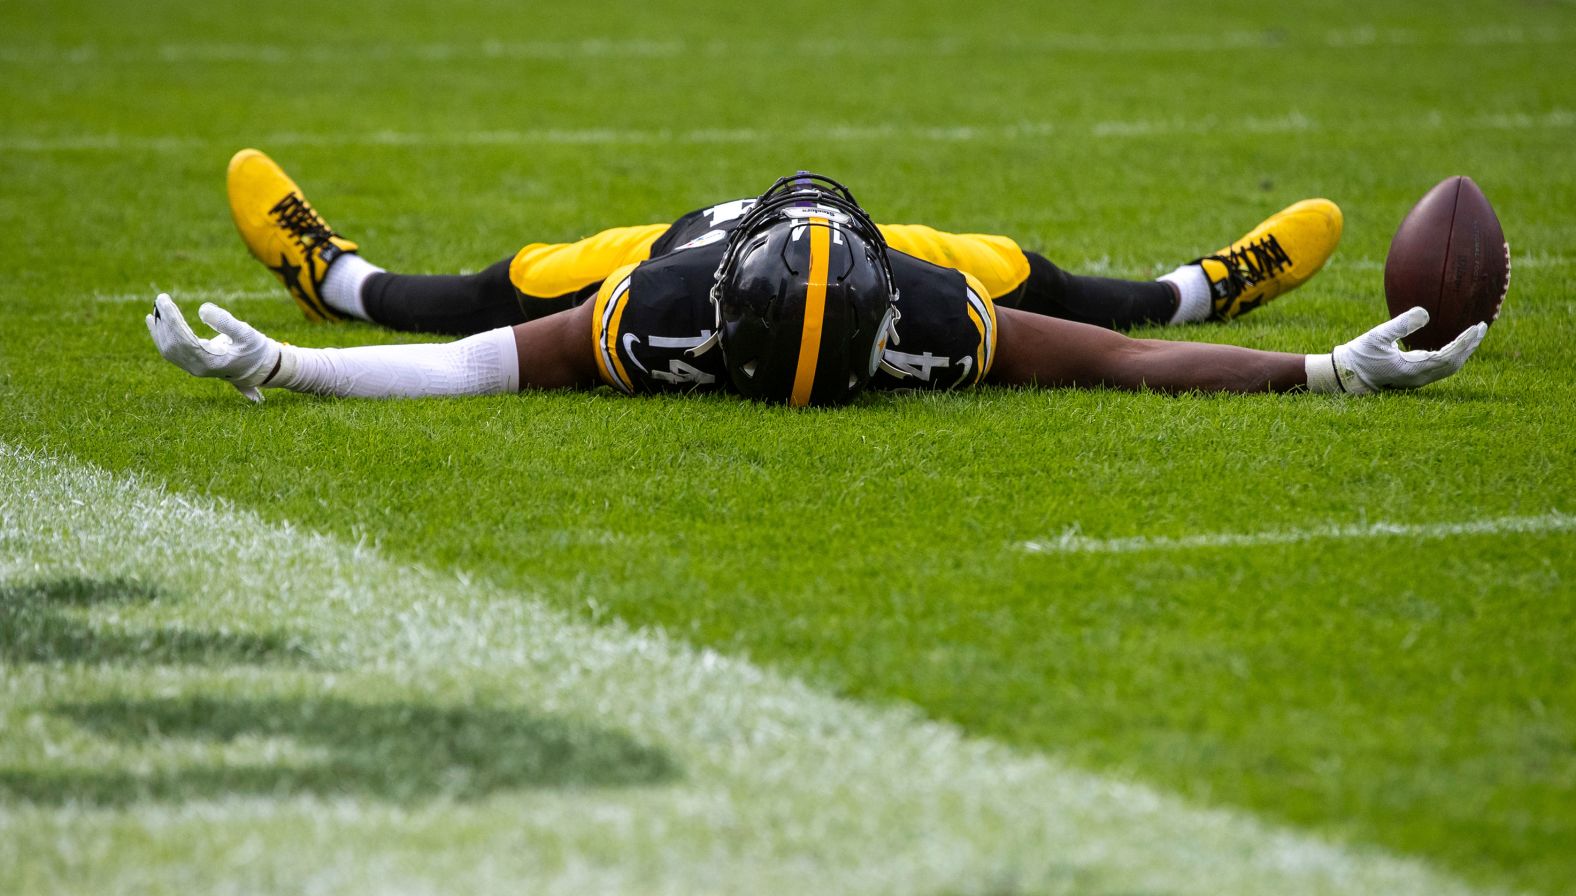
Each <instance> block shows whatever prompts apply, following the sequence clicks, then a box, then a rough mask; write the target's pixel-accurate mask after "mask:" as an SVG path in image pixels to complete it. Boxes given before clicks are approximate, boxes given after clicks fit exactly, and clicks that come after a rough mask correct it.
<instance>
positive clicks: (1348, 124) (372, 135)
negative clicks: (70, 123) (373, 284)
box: [0, 109, 1576, 153]
mask: <svg viewBox="0 0 1576 896" xmlns="http://www.w3.org/2000/svg"><path fill="white" fill-rule="evenodd" d="M1357 124H1358V123H1357V122H1352V121H1346V120H1343V121H1322V120H1319V119H1316V118H1312V117H1310V116H1308V115H1305V114H1303V113H1301V112H1296V111H1292V112H1288V113H1286V114H1284V115H1276V116H1270V117H1253V116H1248V117H1244V118H1240V119H1233V120H1232V122H1231V125H1230V130H1231V131H1232V132H1233V133H1246V134H1262V135H1275V134H1300V133H1334V132H1345V131H1349V130H1350V129H1351V128H1353V127H1355V126H1356V125H1357ZM1363 126H1364V127H1366V128H1369V129H1370V130H1382V131H1384V132H1410V131H1420V130H1430V131H1437V130H1443V129H1446V128H1450V129H1458V128H1465V129H1469V130H1486V131H1512V132H1527V131H1564V130H1569V129H1571V128H1573V127H1576V111H1572V110H1569V109H1553V110H1549V111H1544V112H1501V113H1494V114H1489V115H1478V116H1473V117H1469V118H1458V117H1453V116H1446V115H1444V114H1442V113H1438V112H1432V113H1428V114H1425V115H1422V116H1418V117H1415V118H1412V119H1409V120H1399V121H1386V122H1383V123H1367V124H1364V125H1363ZM1222 129H1223V125H1222V124H1221V123H1220V122H1218V121H1215V120H1213V119H1210V118H1199V117H1190V118H1140V119H1125V120H1110V121H1097V122H1092V123H1088V124H1081V125H1076V126H1075V125H1068V124H1066V123H1065V122H1060V123H1053V122H1032V121H1031V122H1017V123H1013V124H1007V125H1003V124H977V125H933V126H932V125H827V126H826V127H822V128H819V129H817V131H816V139H818V140H822V141H831V142H841V143H859V142H881V141H911V142H925V143H982V142H986V143H988V142H1001V141H1010V140H1042V139H1048V138H1051V137H1068V136H1071V137H1077V138H1082V139H1096V140H1128V139H1139V138H1149V137H1172V136H1193V135H1199V136H1203V135H1209V134H1214V133H1218V132H1220V131H1221V130H1222ZM804 139H807V138H805V137H804V136H803V135H802V134H797V133H789V132H787V131H779V130H773V129H769V128H692V129H687V130H681V129H667V128H655V129H650V130H641V129H632V128H540V129H534V130H503V131H500V130H487V131H451V132H444V133H425V132H415V131H394V130H384V131H372V132H363V133H359V134H354V133H335V134H332V135H328V134H305V133H296V132H279V133H275V134H269V135H261V136H258V137H257V138H256V141H255V142H256V143H257V144H258V145H261V146H265V147H280V146H336V147H337V146H418V147H419V146H505V147H507V146H644V145H671V144H694V145H702V146H704V145H712V144H717V145H733V144H738V145H748V144H757V143H780V142H783V141H787V142H789V143H792V142H794V141H796V140H804ZM229 146H230V144H229V143H227V142H223V141H218V140H214V139H209V138H203V137H139V136H129V135H119V134H66V135H58V136H52V137H36V136H26V135H21V134H0V150H3V151H7V152H32V153H54V152H97V151H105V152H181V151H189V150H195V149H209V148H215V147H226V148H227V147H229Z"/></svg>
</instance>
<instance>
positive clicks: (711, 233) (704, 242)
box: [673, 230, 728, 252]
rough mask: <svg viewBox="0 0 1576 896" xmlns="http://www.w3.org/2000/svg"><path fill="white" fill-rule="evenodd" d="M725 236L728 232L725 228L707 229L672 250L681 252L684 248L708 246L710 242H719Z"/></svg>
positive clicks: (725, 237)
mask: <svg viewBox="0 0 1576 896" xmlns="http://www.w3.org/2000/svg"><path fill="white" fill-rule="evenodd" d="M727 238H728V232H727V231H726V230H708V231H706V232H705V233H703V234H701V235H700V236H698V237H695V238H694V239H692V240H690V241H689V242H687V243H685V244H684V245H682V246H679V247H678V248H676V249H674V250H673V251H674V252H683V251H684V250H685V249H698V248H700V247H701V246H709V245H711V244H712V243H720V242H722V241H723V240H725V239H727Z"/></svg>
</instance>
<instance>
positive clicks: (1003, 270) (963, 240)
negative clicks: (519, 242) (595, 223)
mask: <svg viewBox="0 0 1576 896" xmlns="http://www.w3.org/2000/svg"><path fill="white" fill-rule="evenodd" d="M754 201H755V200H753V199H742V200H737V201H734V202H726V203H722V204H720V205H715V206H712V207H710V208H705V209H700V210H697V211H694V212H691V213H689V214H687V215H685V216H684V217H682V218H680V219H679V220H678V221H676V222H674V223H673V224H653V225H645V226H638V227H620V228H614V229H612V230H605V231H602V232H601V233H598V234H596V235H594V236H591V237H587V238H586V239H583V240H580V241H578V242H575V243H561V244H544V243H533V244H531V245H529V246H526V247H525V248H524V249H521V250H520V252H519V253H518V254H516V256H515V257H514V260H513V262H512V264H511V266H510V280H511V282H513V284H514V286H515V289H516V290H517V291H518V292H519V293H520V302H521V306H522V309H523V310H524V311H525V314H526V317H527V318H528V319H530V318H535V317H540V316H542V315H544V314H548V313H552V312H556V311H559V310H563V309H564V308H568V307H572V306H574V305H576V304H580V303H582V302H585V301H594V302H595V303H596V304H595V309H594V315H593V325H592V332H591V333H590V334H589V335H590V338H592V339H593V340H594V342H595V346H596V356H597V366H598V369H599V370H600V372H601V375H602V378H603V379H604V380H605V381H606V382H607V383H608V384H609V385H611V386H613V387H615V388H617V389H619V390H621V391H624V392H627V393H631V394H636V393H653V392H665V391H694V390H714V389H723V388H727V387H728V376H727V372H726V368H725V367H724V365H723V361H722V353H721V350H720V349H718V348H716V346H715V341H714V340H713V339H712V338H711V337H712V335H713V333H714V331H715V329H716V313H715V311H714V309H713V306H712V302H711V297H710V293H711V287H712V282H713V279H714V277H715V274H716V270H717V265H718V264H719V262H720V261H721V260H722V255H723V252H724V250H725V248H726V244H727V240H728V235H729V233H731V232H732V229H733V227H734V226H735V225H736V224H737V223H738V221H739V219H740V218H742V217H743V215H744V213H745V212H746V211H748V210H749V208H750V206H751V204H752V203H753V202H754ZM880 227H881V230H882V233H883V235H884V237H885V238H886V239H887V240H888V245H889V248H890V249H891V250H892V251H890V252H889V257H890V261H891V266H892V275H893V280H894V282H895V284H896V286H897V290H898V301H897V305H896V307H897V314H898V317H897V320H896V323H895V325H894V333H895V338H893V339H892V340H891V341H890V342H889V343H888V345H887V347H886V349H885V351H884V353H883V355H882V364H881V368H880V370H878V371H877V373H876V375H875V377H874V378H873V379H872V380H871V383H870V385H871V387H872V388H876V389H952V388H957V387H960V386H972V385H974V384H976V383H979V382H980V381H981V380H983V379H984V377H985V375H986V374H987V373H988V372H989V370H990V366H991V361H992V360H993V358H994V356H995V349H996V309H995V304H994V302H993V300H994V299H995V298H997V297H999V296H1002V295H1004V294H1006V293H1008V292H1011V291H1012V290H1015V289H1017V288H1018V287H1019V286H1021V285H1022V283H1023V282H1024V280H1025V279H1026V278H1027V277H1028V275H1029V265H1028V261H1027V260H1026V258H1025V256H1024V254H1023V252H1022V250H1021V249H1019V248H1018V245H1017V244H1016V243H1015V242H1013V241H1012V240H1010V239H1008V238H1006V237H1000V236H993V235H988V234H951V233H945V232H942V231H938V230H935V229H933V228H930V227H925V226H923V225H914V224H901V225H880Z"/></svg>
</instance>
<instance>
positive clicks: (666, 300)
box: [591, 259, 726, 395]
mask: <svg viewBox="0 0 1576 896" xmlns="http://www.w3.org/2000/svg"><path fill="white" fill-rule="evenodd" d="M678 262H679V260H677V259H665V260H658V261H651V262H645V263H641V264H632V265H627V266H625V267H622V268H619V269H617V270H615V271H614V272H613V273H612V275H611V276H609V277H608V278H607V279H606V280H605V281H603V283H602V288H601V289H600V290H598V291H597V296H596V300H595V302H596V304H595V306H594V307H593V308H592V316H591V321H592V323H591V326H592V332H591V338H592V340H593V345H594V346H595V349H596V360H597V372H598V373H599V374H600V375H601V377H602V380H603V382H605V383H607V384H608V385H610V386H612V387H613V388H615V389H617V390H619V391H620V392H623V393H625V394H627V395H639V394H652V393H657V392H696V391H712V390H716V389H720V388H722V387H723V383H724V381H725V379H726V376H725V374H726V370H725V369H724V367H723V363H722V352H721V351H720V350H719V349H717V348H716V346H715V343H714V340H712V338H711V337H712V333H713V331H714V329H715V325H714V322H713V317H714V313H713V311H712V307H711V301H710V299H709V298H707V297H706V295H705V294H704V293H701V294H699V295H697V293H696V290H694V289H693V288H690V279H691V278H688V277H686V274H691V273H693V272H690V271H687V270H685V269H684V268H686V267H688V266H687V265H681V264H679V263H678Z"/></svg>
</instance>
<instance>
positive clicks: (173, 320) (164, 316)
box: [153, 292, 201, 357]
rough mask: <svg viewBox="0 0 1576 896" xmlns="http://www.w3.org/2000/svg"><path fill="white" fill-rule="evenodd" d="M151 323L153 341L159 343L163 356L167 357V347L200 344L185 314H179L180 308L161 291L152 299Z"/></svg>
mask: <svg viewBox="0 0 1576 896" xmlns="http://www.w3.org/2000/svg"><path fill="white" fill-rule="evenodd" d="M153 323H154V325H155V327H156V329H155V332H154V337H153V338H154V342H156V343H158V344H159V351H160V352H161V353H163V354H164V355H165V357H169V354H168V352H166V351H165V349H166V348H167V347H169V348H173V347H175V346H190V347H192V348H196V347H198V346H200V345H201V342H200V341H199V340H198V339H197V334H196V333H193V332H192V328H191V326H190V325H188V324H187V323H186V317H185V315H183V314H181V309H180V308H178V307H176V305H175V302H174V301H173V300H171V299H170V297H169V294H168V293H162V292H161V293H159V297H158V298H156V299H154V300H153ZM160 333H162V334H163V336H164V338H163V339H162V340H161V339H160V338H159V334H160Z"/></svg>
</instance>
